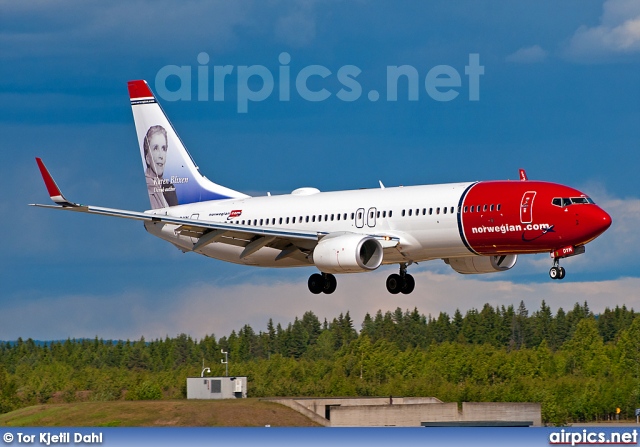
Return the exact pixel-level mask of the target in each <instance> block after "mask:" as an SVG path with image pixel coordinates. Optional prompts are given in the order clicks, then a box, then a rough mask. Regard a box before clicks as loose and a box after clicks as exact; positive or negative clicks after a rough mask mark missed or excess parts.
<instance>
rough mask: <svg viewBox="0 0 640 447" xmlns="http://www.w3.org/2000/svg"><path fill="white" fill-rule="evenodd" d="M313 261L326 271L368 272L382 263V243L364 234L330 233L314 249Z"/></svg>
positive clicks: (321, 269)
mask: <svg viewBox="0 0 640 447" xmlns="http://www.w3.org/2000/svg"><path fill="white" fill-rule="evenodd" d="M313 263H314V264H315V265H316V267H318V269H319V270H320V271H321V272H324V273H355V272H368V271H370V270H375V269H377V268H378V267H380V264H382V245H381V244H380V242H378V240H377V239H375V238H373V237H371V236H365V235H362V234H355V233H334V234H328V235H327V236H325V237H323V238H322V239H321V240H320V242H318V245H316V248H315V249H314V250H313Z"/></svg>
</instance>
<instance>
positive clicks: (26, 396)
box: [0, 301, 640, 424]
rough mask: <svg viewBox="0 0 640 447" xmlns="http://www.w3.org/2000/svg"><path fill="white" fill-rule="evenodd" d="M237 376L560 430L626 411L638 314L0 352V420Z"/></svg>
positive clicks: (636, 354)
mask: <svg viewBox="0 0 640 447" xmlns="http://www.w3.org/2000/svg"><path fill="white" fill-rule="evenodd" d="M221 349H222V350H224V351H227V352H228V355H229V366H230V369H229V372H230V374H231V375H243V376H248V379H249V387H248V389H249V394H250V395H251V396H253V397H266V396H388V395H402V396H434V397H437V398H439V399H441V400H443V401H456V402H464V401H513V402H541V403H542V412H543V420H544V421H545V422H548V423H555V424H563V423H568V422H572V421H596V420H601V419H606V418H609V417H611V415H612V414H613V413H614V412H615V409H616V408H621V409H622V416H623V417H633V415H634V411H635V408H638V407H640V318H638V314H636V313H635V312H634V310H633V309H627V308H626V307H625V306H622V307H616V308H615V309H610V308H607V309H605V310H604V312H602V313H600V314H598V315H594V314H593V313H592V312H591V310H590V309H589V306H588V304H587V303H586V302H585V303H583V304H579V303H576V305H575V306H574V307H573V309H571V310H569V311H566V312H565V311H564V310H563V309H562V308H560V309H558V310H557V311H556V312H555V314H554V313H553V312H552V311H551V309H550V307H549V306H548V305H547V304H546V303H545V302H544V301H543V302H542V303H541V306H540V308H539V309H538V310H536V311H535V312H532V313H530V312H529V311H528V310H527V308H526V307H525V305H524V303H522V302H521V303H520V305H519V306H518V307H517V308H515V307H514V306H507V307H505V306H500V307H493V306H491V305H489V304H485V305H484V306H483V307H482V309H480V310H478V309H470V310H468V311H467V312H466V313H465V314H464V315H463V314H462V312H460V311H459V310H456V312H455V313H454V314H453V315H448V314H447V313H444V312H441V313H440V314H439V315H438V316H437V317H434V316H431V315H427V316H425V315H424V314H421V313H420V312H419V311H418V309H413V310H411V311H410V310H405V311H403V310H402V309H400V308H398V309H396V310H395V311H394V312H391V311H388V312H386V313H382V311H378V312H377V313H376V314H375V315H373V316H372V315H370V314H367V315H365V317H364V320H363V321H362V323H361V324H360V326H359V330H356V327H355V324H354V322H353V320H352V318H351V316H350V314H349V312H346V313H344V314H340V315H339V316H338V317H335V318H333V319H332V320H331V321H327V320H326V319H325V320H324V321H322V322H321V321H320V320H319V318H318V317H317V316H316V315H315V314H314V313H313V312H305V313H304V315H302V317H300V318H297V317H296V318H295V319H294V321H293V322H290V323H289V324H288V325H287V326H286V327H283V326H282V325H281V324H277V325H274V323H273V321H272V320H269V321H268V323H267V327H266V330H265V331H259V332H256V331H255V330H254V329H253V328H252V327H251V326H250V325H244V326H243V327H242V328H240V329H239V330H238V331H235V330H234V331H232V332H231V333H230V334H229V335H228V336H223V337H221V338H216V337H215V335H213V334H211V335H208V336H205V337H204V338H202V339H200V340H196V339H193V338H192V337H190V336H188V335H186V334H180V335H178V336H177V337H174V338H170V337H165V338H164V339H156V340H152V341H147V340H145V339H144V338H141V339H140V340H137V341H130V340H127V341H105V340H102V339H99V338H97V337H96V338H95V339H93V340H91V339H80V340H72V339H68V340H66V341H56V342H49V343H44V344H40V343H36V342H34V341H33V340H31V339H28V340H26V341H25V340H22V339H18V340H17V341H15V342H4V343H0V413H3V412H8V411H11V410H14V409H17V408H20V407H24V406H28V405H33V404H37V403H46V402H74V401H80V400H94V401H96V400H97V401H109V400H118V399H134V400H135V399H162V398H166V399H169V398H184V397H185V396H186V378H187V377H189V376H199V375H200V372H201V369H202V362H203V361H204V362H205V366H209V367H210V368H211V371H212V374H214V375H224V373H225V371H224V365H222V364H221V363H220V359H221V358H222V355H221V353H220V351H221Z"/></svg>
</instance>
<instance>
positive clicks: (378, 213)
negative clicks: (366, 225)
mask: <svg viewBox="0 0 640 447" xmlns="http://www.w3.org/2000/svg"><path fill="white" fill-rule="evenodd" d="M376 219H380V211H378V212H377V213H376Z"/></svg>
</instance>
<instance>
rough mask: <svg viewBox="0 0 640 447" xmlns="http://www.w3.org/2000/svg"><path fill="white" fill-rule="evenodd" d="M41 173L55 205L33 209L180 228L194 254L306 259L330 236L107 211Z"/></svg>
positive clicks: (161, 213)
mask: <svg viewBox="0 0 640 447" xmlns="http://www.w3.org/2000/svg"><path fill="white" fill-rule="evenodd" d="M36 162H37V163H38V167H39V168H40V173H41V174H42V178H43V180H44V183H45V186H46V187H47V191H48V192H49V196H50V197H51V200H53V201H54V202H55V203H56V205H43V204H37V203H32V204H30V205H31V206H37V207H41V208H51V209H57V210H64V211H75V212H79V213H87V214H98V215H102V216H113V217H120V218H123V219H133V220H141V221H145V222H157V223H164V224H170V225H177V226H178V227H177V228H176V229H175V230H174V231H176V232H179V233H181V234H184V235H185V236H191V237H194V238H198V241H197V242H196V243H195V244H194V246H193V248H192V251H199V250H200V249H202V248H203V247H205V246H206V245H208V244H210V243H213V242H221V243H227V244H231V245H236V246H240V247H244V251H243V252H242V254H241V255H240V257H241V258H243V257H245V256H249V255H250V254H252V253H254V252H256V251H257V250H259V249H260V248H262V247H272V248H276V249H280V250H281V253H280V255H278V258H277V259H282V258H286V257H290V256H292V257H301V256H302V257H304V258H306V256H307V255H308V254H309V253H310V252H311V251H312V250H313V248H314V247H315V246H316V244H317V243H318V241H319V240H320V239H321V238H322V237H324V236H325V235H326V234H327V233H322V232H316V231H304V230H294V231H291V230H288V229H284V228H272V227H258V226H248V225H236V224H227V223H220V222H212V221H206V220H198V219H188V218H182V217H174V216H169V215H168V214H167V212H166V210H163V209H157V210H151V211H146V212H139V211H129V210H121V209H114V208H104V207H99V206H92V205H82V204H78V203H74V202H71V201H70V200H67V199H66V198H65V197H64V195H63V194H62V191H60V188H59V187H58V185H57V184H56V182H55V181H54V180H53V177H52V176H51V174H50V173H49V171H48V170H47V168H46V167H45V165H44V163H43V162H42V160H41V159H40V158H36ZM371 236H374V237H376V238H377V239H379V240H380V242H381V243H382V245H383V247H385V248H390V247H391V246H395V245H397V243H398V239H397V238H394V237H389V236H385V235H371Z"/></svg>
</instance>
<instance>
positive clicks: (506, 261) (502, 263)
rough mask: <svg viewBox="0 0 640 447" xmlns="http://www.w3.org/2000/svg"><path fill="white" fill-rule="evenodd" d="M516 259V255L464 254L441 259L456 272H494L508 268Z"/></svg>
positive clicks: (514, 263)
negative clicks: (461, 256)
mask: <svg viewBox="0 0 640 447" xmlns="http://www.w3.org/2000/svg"><path fill="white" fill-rule="evenodd" d="M517 260H518V255H498V256H465V257H464V258H447V259H443V261H444V262H445V263H447V264H449V265H450V266H451V268H452V269H454V270H455V271H456V272H458V273H464V274H471V273H494V272H503V271H505V270H509V269H510V268H512V267H513V266H514V265H516V261H517Z"/></svg>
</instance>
